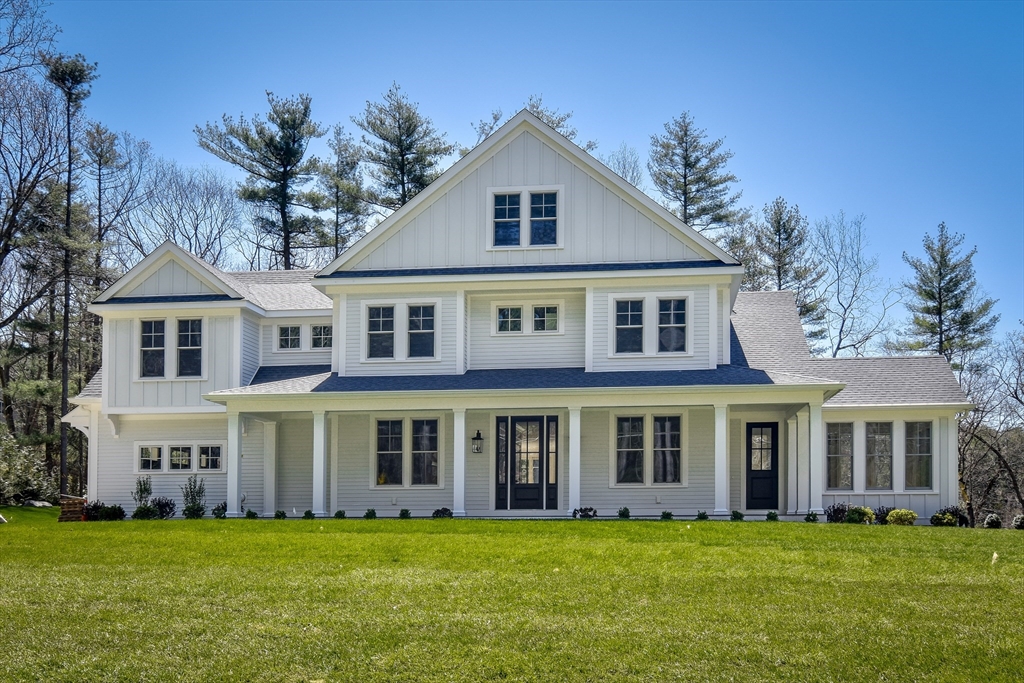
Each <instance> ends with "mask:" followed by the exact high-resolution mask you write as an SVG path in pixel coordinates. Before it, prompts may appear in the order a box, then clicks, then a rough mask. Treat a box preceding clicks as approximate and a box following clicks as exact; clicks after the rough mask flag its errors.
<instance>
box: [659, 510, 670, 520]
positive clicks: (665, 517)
mask: <svg viewBox="0 0 1024 683" xmlns="http://www.w3.org/2000/svg"><path fill="white" fill-rule="evenodd" d="M661 521H663V522H671V521H672V511H671V510H662V511H661Z"/></svg>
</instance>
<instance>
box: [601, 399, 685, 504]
mask: <svg viewBox="0 0 1024 683" xmlns="http://www.w3.org/2000/svg"><path fill="white" fill-rule="evenodd" d="M620 417H642V418H643V420H644V481H643V483H635V484H620V483H618V482H617V481H616V479H617V473H618V471H617V470H618V468H617V464H618V463H617V460H618V459H617V457H616V456H617V450H618V448H617V446H618V440H617V436H618V434H617V429H616V428H617V424H618V419H619V418H620ZM655 417H678V418H679V446H680V448H679V481H678V482H662V483H656V482H655V481H654V418H655ZM608 443H609V448H608V488H610V489H647V488H654V489H684V488H688V487H689V485H690V447H689V443H690V412H689V410H688V409H682V410H659V409H656V408H639V409H637V410H620V411H609V420H608Z"/></svg>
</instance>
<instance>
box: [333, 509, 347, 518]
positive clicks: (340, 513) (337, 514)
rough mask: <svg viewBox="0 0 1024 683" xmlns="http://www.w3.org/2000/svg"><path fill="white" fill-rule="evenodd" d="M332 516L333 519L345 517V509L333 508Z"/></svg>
mask: <svg viewBox="0 0 1024 683" xmlns="http://www.w3.org/2000/svg"><path fill="white" fill-rule="evenodd" d="M334 518H335V519H345V511H344V510H335V512H334Z"/></svg>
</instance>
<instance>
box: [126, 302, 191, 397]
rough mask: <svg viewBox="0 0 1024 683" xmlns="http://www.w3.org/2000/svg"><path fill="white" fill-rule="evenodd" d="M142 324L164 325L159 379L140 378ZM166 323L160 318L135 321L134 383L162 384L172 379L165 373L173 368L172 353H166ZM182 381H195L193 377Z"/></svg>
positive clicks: (164, 319) (166, 321)
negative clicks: (162, 365) (162, 366)
mask: <svg viewBox="0 0 1024 683" xmlns="http://www.w3.org/2000/svg"><path fill="white" fill-rule="evenodd" d="M144 322H147V323H152V322H162V323H163V324H164V348H163V351H164V374H162V375H160V376H159V377H155V376H154V377H143V376H142V323H144ZM168 322H169V320H168V319H167V318H160V317H145V318H138V319H137V320H135V324H134V326H133V327H134V330H135V340H134V347H135V353H134V354H133V356H134V358H133V360H132V365H133V366H134V373H133V374H134V379H135V381H137V382H162V381H166V380H168V379H173V378H171V377H168V373H167V369H168V368H170V367H173V365H172V364H171V363H172V362H173V360H174V358H173V354H172V353H168V344H167V328H168V326H169V325H168ZM175 339H177V330H175ZM183 379H195V378H194V377H189V378H183Z"/></svg>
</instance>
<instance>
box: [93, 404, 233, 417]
mask: <svg viewBox="0 0 1024 683" xmlns="http://www.w3.org/2000/svg"><path fill="white" fill-rule="evenodd" d="M225 412H227V408H225V407H224V406H223V405H212V406H188V407H185V406H179V407H163V408H157V407H153V408H132V407H126V408H109V409H108V410H107V411H106V412H105V413H104V415H150V416H153V417H156V416H159V415H174V414H179V415H197V414H203V413H225Z"/></svg>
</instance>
